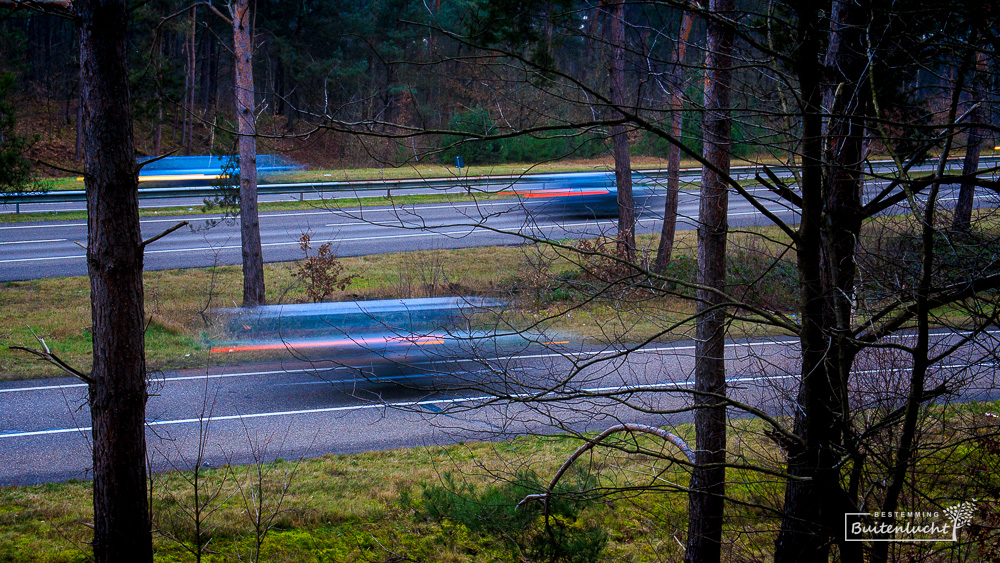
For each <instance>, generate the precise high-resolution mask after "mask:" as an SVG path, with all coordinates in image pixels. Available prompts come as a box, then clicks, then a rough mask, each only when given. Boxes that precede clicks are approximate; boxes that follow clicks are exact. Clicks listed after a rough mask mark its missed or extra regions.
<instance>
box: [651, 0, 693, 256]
mask: <svg viewBox="0 0 1000 563" xmlns="http://www.w3.org/2000/svg"><path fill="white" fill-rule="evenodd" d="M693 26H694V12H693V11H691V10H685V11H684V15H683V16H682V17H681V28H680V32H679V33H678V34H677V46H676V48H675V49H674V60H673V64H674V68H673V69H672V71H671V73H670V75H671V76H670V136H671V137H673V138H674V139H676V140H678V141H679V140H680V138H681V133H682V128H683V126H684V66H683V65H684V57H685V55H686V54H687V43H688V39H689V38H690V37H691V28H692V27H693ZM680 178H681V148H680V147H679V146H677V145H676V144H671V145H670V150H669V151H668V152H667V199H666V202H665V203H664V204H663V225H662V228H661V229H660V244H659V246H658V247H657V248H656V262H654V264H653V271H654V272H656V273H658V274H662V273H663V272H664V271H665V270H666V269H667V265H668V264H670V255H671V254H673V251H674V235H675V234H676V232H677V200H678V198H679V196H680Z"/></svg>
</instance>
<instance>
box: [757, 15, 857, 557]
mask: <svg viewBox="0 0 1000 563" xmlns="http://www.w3.org/2000/svg"><path fill="white" fill-rule="evenodd" d="M798 15H799V32H798V33H799V37H798V44H799V45H800V48H799V50H798V53H799V54H798V59H797V60H796V62H795V66H796V73H797V75H798V77H799V81H800V85H801V88H802V96H803V98H802V104H803V106H802V107H803V109H802V123H803V142H802V146H803V152H802V163H803V166H802V169H803V172H802V183H801V190H802V218H801V221H800V223H799V237H800V241H799V243H798V244H797V255H798V263H799V272H800V279H799V291H800V296H801V297H800V300H801V303H802V305H801V312H800V315H801V319H802V327H801V329H800V333H799V340H800V343H801V349H802V369H801V373H802V378H801V381H800V384H799V392H798V397H797V408H796V414H795V428H794V431H795V434H796V435H797V436H799V437H800V438H802V444H803V445H802V446H801V447H798V448H795V449H793V450H792V451H790V452H789V454H788V473H789V474H790V475H792V476H795V477H798V478H801V479H789V480H788V481H787V482H786V485H785V507H784V515H783V519H782V525H781V531H780V533H779V535H778V539H777V542H776V546H775V561H776V562H789V563H791V562H795V563H802V562H807V561H817V562H818V561H827V560H828V558H829V550H830V545H831V544H833V543H839V545H840V548H841V556H842V557H844V558H845V560H854V559H859V558H860V557H861V556H862V554H861V551H860V549H861V548H860V545H859V544H856V543H851V542H844V541H842V540H843V539H844V538H843V535H842V531H843V518H844V514H845V513H846V512H855V511H856V508H855V506H856V499H852V498H851V497H850V496H849V494H848V492H847V491H846V490H845V488H844V487H843V484H842V483H841V480H840V475H839V471H838V467H839V465H840V462H841V461H842V459H841V455H842V454H840V453H838V452H843V451H844V448H843V442H844V437H845V434H846V433H847V432H849V431H850V428H849V426H848V424H849V418H850V412H849V405H848V401H847V384H848V380H849V376H850V371H851V367H852V365H853V363H854V357H855V355H856V354H857V349H856V347H855V346H854V345H853V344H852V343H851V341H850V335H851V328H852V324H851V323H852V314H853V310H854V303H853V298H854V286H855V278H856V269H857V268H856V241H857V237H858V234H859V232H860V228H861V219H862V217H861V186H862V184H861V171H862V163H863V158H864V157H863V155H864V115H865V111H866V105H865V103H864V102H863V101H862V100H863V97H861V96H858V95H857V91H858V89H859V88H860V85H861V84H863V81H864V80H865V79H864V75H865V72H866V68H867V59H866V57H865V55H864V53H862V52H861V51H860V50H859V49H862V45H863V42H862V37H861V34H862V33H863V27H862V25H860V23H863V22H864V21H866V19H865V15H864V9H863V8H862V7H861V6H860V5H859V4H856V3H852V2H848V1H844V0H834V1H833V3H832V6H831V9H830V25H831V27H830V30H829V39H828V41H826V44H827V48H826V53H825V56H823V57H822V62H821V55H822V51H821V50H822V47H821V44H822V41H821V40H820V34H821V31H820V20H819V7H818V6H816V5H814V4H809V3H806V2H801V3H800V4H799V9H798ZM824 70H825V74H824ZM824 78H825V80H824ZM824 115H828V117H827V119H826V121H825V122H824Z"/></svg>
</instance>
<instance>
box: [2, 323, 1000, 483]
mask: <svg viewBox="0 0 1000 563" xmlns="http://www.w3.org/2000/svg"><path fill="white" fill-rule="evenodd" d="M996 336H997V335H996V334H995V333H991V334H987V335H984V336H983V337H981V338H980V339H978V341H977V343H975V344H970V345H966V346H963V347H961V348H960V349H958V350H956V351H955V352H954V353H952V354H951V355H950V356H949V357H947V358H946V359H945V360H944V361H943V362H942V363H941V366H939V368H938V369H936V370H934V372H933V375H932V376H931V377H930V380H929V381H928V384H927V386H928V388H932V387H934V386H936V385H937V384H938V383H939V382H942V381H947V382H948V384H949V386H951V387H954V388H956V389H961V391H962V393H961V394H960V395H957V396H954V397H952V399H953V400H965V399H987V398H996V396H997V385H996V383H997V382H996V367H995V366H996V364H995V362H996V357H995V355H994V350H995V349H996V348H997V342H996ZM906 338H908V337H906V336H903V337H897V340H896V343H905V342H904V341H905V340H906ZM956 338H957V335H956V334H954V333H939V334H937V335H936V336H935V342H936V343H937V346H938V348H937V349H939V350H940V349H943V346H944V345H945V344H947V343H952V342H955V341H956ZM693 354H694V346H693V344H692V343H691V342H679V343H675V344H658V345H652V346H647V347H644V348H643V349H641V350H638V351H633V352H631V353H629V354H627V355H622V354H620V350H618V349H614V348H607V349H598V348H586V349H584V348H580V347H578V346H573V345H568V346H562V347H561V348H560V349H558V350H556V349H553V348H551V347H544V346H536V347H534V348H531V349H527V350H521V351H520V352H519V353H518V354H516V355H510V356H494V357H490V358H484V359H475V360H474V359H469V360H465V361H460V362H456V363H447V364H440V363H439V364H431V363H428V364H418V363H415V364H413V365H411V366H409V368H408V369H407V370H406V371H396V370H392V371H383V372H382V373H381V375H380V376H379V377H378V379H374V378H373V377H372V376H371V374H370V372H369V373H368V375H362V374H360V373H359V372H358V371H356V370H355V369H353V368H350V367H347V366H338V367H334V366H333V365H332V364H323V365H320V364H304V363H301V362H293V361H290V360H286V361H281V360H274V361H271V362H266V363H258V364H252V365H241V366H231V367H217V366H216V367H210V368H208V369H203V370H188V371H182V372H168V373H164V374H158V375H157V376H156V377H154V378H153V379H152V380H151V382H150V392H151V398H150V401H149V405H148V409H147V417H148V418H147V420H148V428H147V439H148V443H149V458H150V463H151V464H152V467H154V468H155V469H156V470H164V469H170V468H189V467H191V465H192V463H195V461H196V460H197V459H199V457H198V449H199V446H198V445H199V443H204V446H203V450H202V457H201V460H202V462H203V463H206V464H208V465H210V466H218V465H220V464H224V463H246V462H248V461H250V460H251V457H252V456H251V450H252V449H257V450H258V451H263V452H264V457H266V458H267V459H275V458H284V459H297V458H300V457H314V456H319V455H323V454H329V453H348V452H358V451H365V450H373V449H387V448H395V447H414V446H425V445H438V444H448V443H455V442H456V441H459V440H470V439H500V438H509V437H512V436H515V435H519V434H524V433H528V432H551V431H553V430H556V429H559V428H572V429H573V430H577V431H583V430H602V429H604V428H607V427H608V426H611V425H613V424H615V423H616V422H619V421H629V422H638V423H646V424H652V425H658V426H667V425H670V424H676V423H679V422H686V421H688V420H690V414H689V412H688V411H686V410H684V409H685V407H686V406H687V405H688V404H689V401H688V400H689V394H688V393H686V392H685V391H686V390H688V389H690V386H691V379H692V375H691V374H692V372H693V361H694V360H693ZM797 358H798V352H797V339H795V338H791V337H785V338H771V339H760V340H755V341H734V342H730V343H728V344H727V373H728V377H729V386H730V396H731V397H732V398H734V399H736V400H738V401H742V402H745V403H747V404H750V405H752V406H754V407H757V408H761V409H763V410H764V411H766V412H770V413H772V414H788V406H789V404H790V397H791V396H792V392H793V389H794V388H795V385H796V383H797V375H796V374H797V371H796V366H797V361H798V360H797ZM584 364H586V365H584ZM906 365H907V360H906V358H905V356H904V355H901V354H898V353H892V352H886V351H883V352H881V353H880V356H878V357H877V358H876V357H872V358H869V359H867V360H866V359H861V360H859V362H858V363H857V366H858V367H857V371H856V372H855V375H854V378H853V384H854V385H855V386H857V388H858V393H856V396H858V397H862V398H864V397H869V396H870V397H875V395H876V393H877V395H878V396H879V397H881V400H885V401H889V402H891V403H893V404H896V403H901V402H902V401H903V400H905V395H904V394H905V391H906V387H907V386H906V384H905V380H906V378H907V377H908V372H907V370H906ZM866 392H867V393H870V395H866ZM529 398H531V399H536V400H535V401H531V402H528V401H527V399H529ZM555 398H560V399H562V400H561V401H558V402H555V401H552V399H555ZM0 404H2V405H3V408H2V409H0V485H10V484H28V483H41V482H49V481H62V480H66V479H70V478H86V477H88V476H89V470H90V467H91V462H90V456H91V451H90V432H89V426H90V415H89V411H88V407H87V403H86V396H85V387H84V386H83V385H82V384H80V383H79V382H77V381H76V380H73V379H65V378H63V379H50V380H37V381H29V382H6V383H2V384H0ZM730 410H731V416H741V415H742V413H741V412H740V411H739V410H738V409H730ZM557 420H558V421H559V424H556V422H555V421H557ZM202 438H204V440H202Z"/></svg>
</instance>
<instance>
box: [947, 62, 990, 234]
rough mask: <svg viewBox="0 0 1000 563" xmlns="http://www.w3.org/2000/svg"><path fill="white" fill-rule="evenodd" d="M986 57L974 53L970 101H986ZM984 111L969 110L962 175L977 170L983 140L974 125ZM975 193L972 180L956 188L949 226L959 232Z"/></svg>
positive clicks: (965, 224)
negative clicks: (953, 213)
mask: <svg viewBox="0 0 1000 563" xmlns="http://www.w3.org/2000/svg"><path fill="white" fill-rule="evenodd" d="M987 63H988V61H987V57H986V52H985V51H979V53H977V55H976V73H975V76H973V77H972V103H973V104H983V103H985V102H986V99H985V95H986V93H985V91H984V88H983V81H984V80H986V76H987V67H986V65H987ZM983 116H984V112H983V111H982V107H981V105H977V106H975V107H974V108H973V109H972V111H970V112H969V116H968V118H967V119H968V121H970V122H972V123H973V125H972V126H971V127H969V129H968V133H967V138H966V143H965V159H964V160H963V161H962V175H963V176H966V177H971V176H972V175H974V174H976V172H978V171H979V152H980V150H981V147H980V145H982V142H983V131H982V130H981V129H980V128H979V127H978V126H976V125H975V124H977V123H982V121H983ZM975 194H976V183H975V182H974V181H973V180H965V181H963V182H962V184H961V186H960V187H959V189H958V202H957V203H956V204H955V217H954V218H953V219H952V225H951V228H952V229H953V230H955V231H959V232H963V233H964V232H968V231H969V226H970V224H971V223H972V203H973V198H974V197H975Z"/></svg>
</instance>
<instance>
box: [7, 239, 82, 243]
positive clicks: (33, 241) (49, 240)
mask: <svg viewBox="0 0 1000 563" xmlns="http://www.w3.org/2000/svg"><path fill="white" fill-rule="evenodd" d="M64 240H66V239H64V238H50V239H46V240H12V241H8V242H0V244H32V243H42V242H62V241H64Z"/></svg>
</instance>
